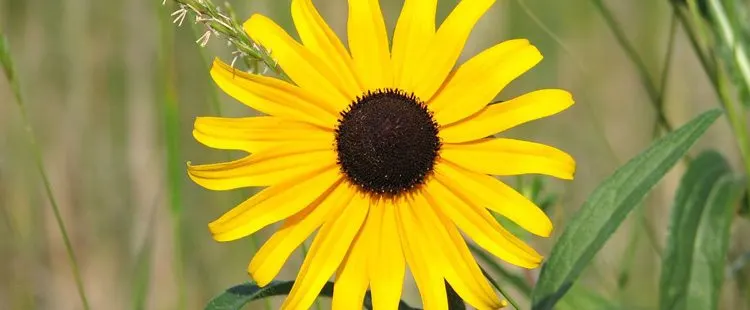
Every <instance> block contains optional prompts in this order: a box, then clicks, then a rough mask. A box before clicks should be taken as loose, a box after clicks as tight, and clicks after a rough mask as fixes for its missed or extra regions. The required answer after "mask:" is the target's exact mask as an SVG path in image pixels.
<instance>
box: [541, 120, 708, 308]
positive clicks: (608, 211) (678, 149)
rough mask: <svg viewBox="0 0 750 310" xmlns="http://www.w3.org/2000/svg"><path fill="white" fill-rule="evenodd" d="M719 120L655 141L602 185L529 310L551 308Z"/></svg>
mask: <svg viewBox="0 0 750 310" xmlns="http://www.w3.org/2000/svg"><path fill="white" fill-rule="evenodd" d="M719 115H721V112H720V111H719V110H711V111H708V112H705V113H703V114H701V115H700V116H698V117H696V118H695V119H693V120H692V121H690V122H689V123H687V124H686V125H684V126H682V127H681V128H680V129H677V130H675V131H674V132H672V133H670V134H669V135H667V136H665V137H663V138H661V139H659V140H658V141H656V142H654V144H653V145H651V147H649V149H648V150H646V151H645V152H643V153H641V154H639V155H638V156H636V157H635V158H633V159H631V160H630V161H629V162H628V163H626V164H625V165H624V166H622V167H620V168H619V169H617V171H615V173H614V174H613V175H611V176H610V177H609V178H607V179H606V180H605V181H604V182H603V183H602V184H600V185H599V186H598V187H597V188H596V190H594V192H593V193H592V194H591V196H589V198H588V199H587V200H586V202H585V203H584V204H583V206H581V209H580V210H579V211H578V212H577V213H576V214H575V216H574V217H573V218H572V219H571V221H570V223H569V224H568V225H567V228H566V229H565V231H564V232H563V233H562V235H561V236H560V239H559V240H558V241H557V243H556V244H555V246H554V248H552V253H551V254H550V257H549V260H548V261H547V262H546V263H545V264H544V266H543V267H542V271H541V274H540V277H539V282H538V284H537V287H536V288H535V290H534V293H533V295H532V309H535V310H542V309H552V307H553V306H554V305H555V303H557V301H558V300H560V298H562V296H563V295H565V293H566V292H567V290H568V289H570V287H571V286H572V285H573V282H574V281H575V280H576V278H578V276H579V275H580V274H581V272H582V271H583V269H584V268H585V267H586V266H587V265H588V263H589V261H591V259H592V258H593V257H594V255H595V254H596V253H597V252H598V251H599V250H600V249H601V248H602V246H604V243H605V242H606V241H607V239H609V237H610V236H611V235H612V233H614V231H615V230H616V229H617V227H619V226H620V224H621V223H622V221H623V220H624V219H625V216H626V215H628V213H630V211H631V210H632V209H633V208H634V207H635V206H636V205H638V204H639V203H640V202H641V201H642V200H643V198H644V197H645V196H646V194H647V193H648V192H649V191H650V190H651V188H653V187H654V186H655V185H656V183H657V182H659V180H661V178H662V177H664V175H665V174H666V173H667V171H669V170H670V168H672V166H674V165H675V163H677V161H678V160H679V159H680V158H681V157H682V156H684V155H685V153H687V151H688V149H689V148H690V146H692V145H693V143H695V141H697V140H698V138H700V136H701V135H703V133H704V132H705V131H706V129H708V127H709V126H710V125H711V124H712V123H713V122H714V121H715V120H716V118H718V117H719Z"/></svg>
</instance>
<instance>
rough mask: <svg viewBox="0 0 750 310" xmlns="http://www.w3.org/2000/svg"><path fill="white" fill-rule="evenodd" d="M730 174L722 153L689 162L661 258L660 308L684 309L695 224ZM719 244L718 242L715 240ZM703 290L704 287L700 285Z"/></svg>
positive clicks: (713, 153) (676, 197)
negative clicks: (718, 186) (718, 185)
mask: <svg viewBox="0 0 750 310" xmlns="http://www.w3.org/2000/svg"><path fill="white" fill-rule="evenodd" d="M729 173H730V168H729V164H728V163H727V162H726V160H724V158H723V157H722V156H721V154H719V153H716V152H713V151H709V152H704V153H701V155H700V156H699V157H698V158H696V160H695V161H693V162H692V163H690V167H688V170H687V172H685V175H684V176H683V177H682V180H681V181H680V187H679V188H678V189H677V194H676V196H675V201H674V205H673V206H672V214H671V217H670V223H669V236H668V237H667V243H666V249H665V251H664V257H663V259H662V268H661V280H660V291H659V295H660V296H659V307H660V309H686V307H687V306H688V304H687V299H688V296H687V295H688V287H689V281H690V278H691V275H690V271H691V267H692V263H693V252H694V248H695V239H696V235H697V232H698V225H699V224H700V222H701V216H702V214H703V210H704V209H705V207H706V204H707V202H708V198H709V195H710V194H711V190H712V189H713V187H714V186H715V185H716V182H717V181H718V180H719V179H720V178H721V177H722V176H724V175H727V174H729ZM714 242H718V241H714ZM703 285H704V287H705V286H706V284H705V283H704V284H703Z"/></svg>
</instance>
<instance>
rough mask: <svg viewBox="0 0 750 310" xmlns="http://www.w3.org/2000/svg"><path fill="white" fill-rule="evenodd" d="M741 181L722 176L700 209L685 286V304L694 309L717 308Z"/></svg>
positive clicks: (730, 176) (742, 187) (740, 193)
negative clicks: (689, 269)
mask: <svg viewBox="0 0 750 310" xmlns="http://www.w3.org/2000/svg"><path fill="white" fill-rule="evenodd" d="M744 186H745V184H744V180H743V179H741V178H738V177H737V176H735V175H734V174H727V175H724V177H722V178H721V179H720V180H719V181H718V182H717V183H716V185H715V186H714V188H713V190H711V195H710V196H709V198H708V202H707V203H706V210H704V211H703V219H701V224H700V226H699V228H698V238H697V240H696V243H695V252H694V256H693V267H692V271H691V277H690V286H689V287H690V288H689V289H688V301H687V304H688V307H687V309H689V310H690V309H694V310H711V309H718V307H719V296H720V293H721V286H722V283H723V282H724V275H725V274H726V272H725V266H726V263H727V261H726V260H727V250H728V249H729V237H730V228H731V227H732V219H733V218H734V213H735V212H734V211H735V206H736V205H737V203H739V201H740V198H741V197H742V191H743V190H744Z"/></svg>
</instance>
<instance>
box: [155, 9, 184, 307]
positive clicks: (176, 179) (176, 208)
mask: <svg viewBox="0 0 750 310" xmlns="http://www.w3.org/2000/svg"><path fill="white" fill-rule="evenodd" d="M158 5H161V3H158ZM157 12H158V14H159V20H160V23H159V24H160V26H161V42H160V46H159V56H158V62H159V69H160V70H159V71H160V74H159V77H158V82H157V84H158V88H157V89H158V90H159V95H158V99H157V104H159V108H160V109H161V112H162V118H163V122H164V124H163V126H164V140H165V144H166V164H167V169H166V177H167V187H168V200H169V206H170V208H169V209H170V217H171V219H172V232H173V235H174V237H173V258H172V260H173V262H172V266H173V270H174V273H175V281H176V283H177V288H178V306H177V308H178V309H185V308H186V307H187V285H186V283H185V274H184V273H185V271H184V262H183V250H184V249H183V244H182V209H183V206H182V187H181V185H182V183H181V181H182V176H183V175H184V170H183V169H184V164H183V163H182V161H181V160H180V158H181V156H180V139H179V138H180V135H179V132H180V118H179V107H178V104H177V102H178V100H177V87H176V85H175V84H176V82H175V81H176V77H175V74H176V73H175V71H176V68H175V64H174V60H173V59H172V58H171V55H174V38H173V35H172V31H171V27H170V21H169V19H168V18H167V14H166V10H165V9H164V8H163V7H159V8H158V9H157Z"/></svg>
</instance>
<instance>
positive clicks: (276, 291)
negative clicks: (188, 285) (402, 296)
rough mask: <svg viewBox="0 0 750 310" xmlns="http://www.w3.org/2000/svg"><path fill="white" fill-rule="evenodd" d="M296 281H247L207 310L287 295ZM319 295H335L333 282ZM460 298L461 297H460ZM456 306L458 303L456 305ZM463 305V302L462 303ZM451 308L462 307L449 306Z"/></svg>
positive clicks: (368, 302) (234, 308)
mask: <svg viewBox="0 0 750 310" xmlns="http://www.w3.org/2000/svg"><path fill="white" fill-rule="evenodd" d="M292 286H294V281H271V283H269V284H268V285H266V286H264V287H260V286H258V285H257V284H255V283H254V282H245V283H243V284H240V285H236V286H233V287H231V288H229V289H227V290H225V291H224V292H222V293H221V294H219V296H216V297H214V298H213V299H211V301H209V302H208V305H206V308H205V309H206V310H240V309H242V307H244V306H245V305H246V304H247V303H249V302H251V301H254V300H259V299H263V298H267V297H272V296H280V295H287V294H289V292H291V291H292ZM318 296H323V297H333V282H327V283H326V284H325V285H324V286H323V289H322V290H321V291H320V294H319V295H318ZM459 300H460V299H459ZM454 306H456V305H454ZM461 306H463V303H461ZM364 307H365V309H372V297H371V296H370V292H369V291H368V292H367V295H365V300H364ZM398 309H399V310H420V309H419V308H413V307H410V306H409V305H407V304H406V303H404V302H403V301H401V302H400V303H399V305H398ZM449 309H451V310H454V309H461V308H449Z"/></svg>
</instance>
